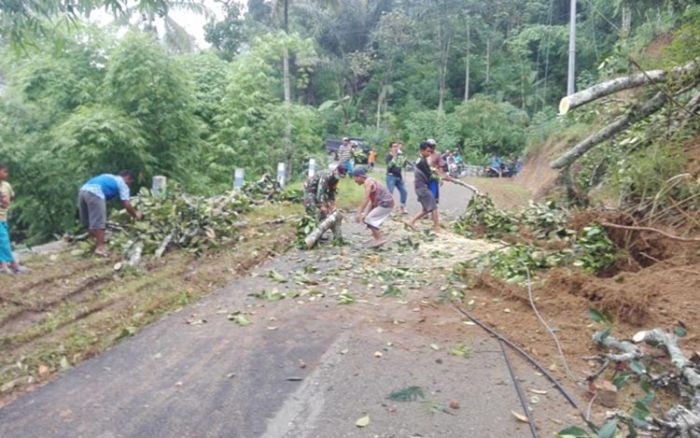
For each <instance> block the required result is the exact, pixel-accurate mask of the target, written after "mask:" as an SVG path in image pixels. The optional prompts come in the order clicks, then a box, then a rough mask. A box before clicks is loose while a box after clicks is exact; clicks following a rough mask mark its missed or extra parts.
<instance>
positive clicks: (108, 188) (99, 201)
mask: <svg viewBox="0 0 700 438" xmlns="http://www.w3.org/2000/svg"><path fill="white" fill-rule="evenodd" d="M134 179H135V178H134V174H133V173H131V172H130V171H128V170H124V171H122V172H119V175H112V174H109V173H105V174H102V175H99V176H96V177H94V178H91V179H89V180H88V181H87V182H86V183H85V184H83V186H82V187H81V188H80V193H79V194H78V203H79V205H80V222H81V223H82V224H83V226H85V227H86V228H87V229H88V231H89V232H90V235H91V236H92V237H94V238H95V241H96V242H97V244H96V245H95V255H98V256H101V257H107V256H109V253H108V252H107V251H105V228H106V227H107V201H109V200H110V199H114V198H116V197H117V196H118V197H119V200H120V201H121V203H122V205H123V206H124V208H125V209H126V211H128V212H129V214H130V215H132V216H133V217H134V218H135V219H137V220H140V219H141V213H139V212H138V211H136V209H135V208H134V207H133V206H132V205H131V202H130V201H129V198H130V196H131V195H130V192H129V186H130V185H131V184H133V183H134Z"/></svg>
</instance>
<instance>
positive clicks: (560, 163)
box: [549, 92, 668, 169]
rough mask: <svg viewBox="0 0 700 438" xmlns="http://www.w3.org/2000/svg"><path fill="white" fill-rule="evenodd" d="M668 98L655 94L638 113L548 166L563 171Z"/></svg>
mask: <svg viewBox="0 0 700 438" xmlns="http://www.w3.org/2000/svg"><path fill="white" fill-rule="evenodd" d="M667 100H668V98H667V97H666V95H665V94H664V93H661V92H659V93H656V94H655V95H654V97H652V98H651V99H649V100H648V101H647V102H646V103H645V104H644V105H643V106H642V107H641V108H640V109H639V110H638V111H630V112H628V113H627V114H625V115H624V116H622V117H620V118H619V119H617V120H615V121H614V122H613V123H611V124H609V125H608V126H606V127H605V128H603V129H601V130H600V131H598V132H596V133H595V134H593V135H591V136H589V137H588V138H586V139H585V140H583V141H582V142H580V143H578V144H577V145H576V146H574V147H572V148H571V149H569V150H568V151H567V152H566V153H565V154H564V155H562V156H561V157H559V158H557V159H556V160H554V161H552V162H551V163H550V164H549V165H550V167H552V168H553V169H563V168H566V167H569V166H570V165H571V164H573V162H574V161H576V160H578V159H579V158H580V157H581V156H582V155H583V154H585V153H586V152H588V151H589V150H590V149H592V148H593V147H595V146H597V145H599V144H600V143H602V142H604V141H606V140H609V139H610V138H612V137H613V136H614V135H615V134H617V133H618V132H620V131H624V130H625V129H627V128H628V127H629V126H630V125H632V124H633V123H635V122H637V121H639V120H641V119H643V118H645V117H648V116H650V115H652V114H654V113H655V112H657V111H659V110H660V109H661V108H663V106H664V105H665V104H666V102H667Z"/></svg>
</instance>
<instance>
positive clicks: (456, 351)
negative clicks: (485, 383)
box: [450, 344, 472, 359]
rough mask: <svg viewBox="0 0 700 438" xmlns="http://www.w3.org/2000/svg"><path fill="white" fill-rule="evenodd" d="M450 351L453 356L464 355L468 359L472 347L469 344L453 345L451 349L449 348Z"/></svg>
mask: <svg viewBox="0 0 700 438" xmlns="http://www.w3.org/2000/svg"><path fill="white" fill-rule="evenodd" d="M450 353H451V354H452V355H453V356H457V357H464V358H467V359H468V358H469V357H471V355H472V347H470V346H469V345H465V344H460V345H457V346H455V347H454V348H453V349H452V350H450Z"/></svg>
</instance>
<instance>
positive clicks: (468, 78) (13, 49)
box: [0, 0, 700, 242]
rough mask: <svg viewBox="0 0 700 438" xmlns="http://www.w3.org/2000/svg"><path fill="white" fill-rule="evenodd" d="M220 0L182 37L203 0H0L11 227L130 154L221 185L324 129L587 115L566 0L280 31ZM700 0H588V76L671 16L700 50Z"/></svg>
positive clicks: (65, 210)
mask: <svg viewBox="0 0 700 438" xmlns="http://www.w3.org/2000/svg"><path fill="white" fill-rule="evenodd" d="M217 3H218V4H219V6H221V8H222V9H223V11H224V15H223V17H221V19H217V18H216V17H214V16H210V17H209V18H208V24H207V26H206V29H205V33H206V39H207V41H209V42H210V43H211V44H212V48H211V49H210V50H207V51H202V52H198V53H183V52H187V51H188V50H190V49H191V37H189V36H187V35H186V34H183V32H184V30H183V29H181V28H180V27H178V25H177V23H174V22H173V21H172V20H171V19H170V18H169V15H168V14H169V12H170V11H171V10H173V9H176V8H184V9H186V10H190V11H200V12H201V11H203V8H202V7H201V4H200V2H197V1H184V0H183V1H166V0H140V1H137V2H129V4H128V5H127V2H125V1H122V0H99V1H93V0H90V1H87V0H78V1H71V2H64V1H58V0H51V1H43V2H39V1H22V2H17V1H12V0H5V1H3V0H0V50H1V51H2V56H1V59H2V61H0V79H1V80H0V86H3V88H2V91H0V93H1V94H0V96H2V98H1V100H0V160H1V161H6V162H8V163H9V164H10V167H11V174H12V177H11V180H12V182H14V183H15V186H16V189H17V193H18V194H19V196H18V198H17V202H16V205H15V208H14V213H13V218H12V221H13V229H14V233H15V234H14V235H15V237H16V238H30V242H37V241H41V240H45V239H47V238H49V237H50V236H51V235H52V234H57V233H61V232H63V231H65V230H67V229H70V228H71V227H73V226H74V225H75V220H74V219H75V205H74V204H75V194H76V191H77V189H78V187H79V186H80V184H81V183H82V182H83V181H84V180H85V179H86V178H88V177H89V176H91V175H93V174H95V173H99V172H106V171H111V172H115V171H117V170H119V169H121V168H131V169H133V170H134V171H136V172H137V174H138V176H139V185H147V184H148V182H149V180H150V177H151V176H153V175H155V174H164V175H167V176H169V177H171V178H173V179H175V180H177V181H178V182H180V183H181V184H182V185H183V186H184V187H185V188H186V189H187V190H188V191H190V192H194V193H216V192H221V191H222V190H224V189H227V188H229V187H230V185H231V179H232V172H233V169H234V168H235V167H244V168H245V169H246V175H247V177H248V178H254V177H257V176H259V175H262V174H264V173H274V171H275V166H276V163H277V162H279V161H285V162H287V163H288V164H289V165H290V166H291V173H292V175H293V176H294V177H300V176H301V175H302V174H303V170H304V162H305V161H306V160H307V159H308V158H310V157H315V158H322V157H323V156H324V155H325V152H324V150H323V138H324V137H326V136H342V135H353V136H363V137H365V138H366V139H367V140H368V141H369V142H370V143H371V144H373V145H375V146H376V147H378V148H384V147H385V145H386V144H388V142H389V141H390V140H394V139H400V140H402V141H403V142H404V143H405V144H406V145H407V147H408V149H409V152H410V151H412V150H414V149H415V148H416V147H417V144H418V142H419V141H421V140H422V139H425V138H428V137H433V138H436V139H437V140H438V142H439V145H440V147H441V148H455V147H460V148H462V151H463V154H464V156H465V157H466V158H467V160H468V161H470V162H472V163H474V164H485V160H486V157H487V156H488V155H489V154H491V153H499V154H503V155H510V154H519V153H521V152H522V151H523V149H524V147H525V146H526V144H528V143H529V144H531V145H535V146H536V145H537V144H540V143H542V142H543V141H544V139H545V138H547V136H548V135H549V134H551V133H553V132H558V131H559V130H561V128H562V126H563V125H571V124H572V123H579V122H580V120H578V121H575V122H571V121H570V120H568V121H567V120H564V121H562V120H559V119H556V118H555V115H554V114H555V112H554V110H553V107H554V105H555V104H556V102H557V101H558V99H559V98H560V97H561V96H562V95H563V94H564V87H565V82H566V81H565V74H566V57H567V39H568V34H567V23H568V12H569V11H568V4H569V2H568V1H564V0H556V1H550V0H509V1H483V0H435V1H423V2H409V1H401V0H382V1H377V2H367V1H364V0H349V1H343V2H337V1H331V2H328V1H324V2H319V1H315V0H289V1H288V2H287V3H288V6H289V14H288V32H284V31H282V29H283V27H284V26H283V22H284V20H283V16H284V14H283V9H284V8H283V7H282V5H283V3H284V2H270V1H265V0H249V1H248V4H247V8H243V7H241V6H240V5H239V4H237V3H236V2H233V1H230V0H218V1H217ZM692 3H693V2H691V1H685V0H666V1H662V0H658V1H651V0H645V1H641V2H627V1H624V2H608V1H604V0H590V1H587V2H582V3H581V4H580V5H579V13H578V23H579V24H578V41H577V43H578V46H577V47H578V49H577V66H578V74H577V79H578V82H579V86H584V85H587V84H591V83H593V82H596V81H598V80H599V79H601V78H604V77H608V76H610V75H615V74H620V73H624V72H626V71H629V69H630V68H631V66H630V63H629V62H628V61H627V59H628V57H629V56H631V55H634V56H636V57H637V59H639V60H640V62H642V63H644V64H645V65H656V64H658V60H656V59H653V58H649V59H646V58H644V57H643V56H642V49H643V48H644V47H646V46H647V45H648V44H649V43H650V42H651V41H653V39H654V38H655V37H657V36H658V35H663V34H665V33H668V32H669V31H671V30H672V29H674V26H678V29H677V30H676V31H675V32H676V34H677V35H678V38H677V39H676V40H674V41H673V43H672V45H671V47H669V51H668V53H669V54H668V56H667V58H666V59H667V62H668V63H669V64H670V63H681V62H683V61H684V60H687V59H689V58H690V57H693V56H697V47H698V46H699V45H698V44H694V42H697V38H698V35H697V29H698V26H695V24H697V22H698V16H700V14H699V13H698V9H697V7H692V6H688V5H689V4H692ZM96 9H105V10H107V11H109V12H111V13H113V14H114V15H115V16H116V17H117V18H118V19H119V20H118V23H126V21H127V19H128V18H129V17H135V16H139V17H141V18H140V21H138V23H134V21H133V20H132V27H131V28H130V29H129V31H128V32H127V33H126V35H123V36H122V35H120V36H119V37H117V35H118V33H117V32H115V29H113V28H110V29H95V28H93V27H91V26H90V25H87V24H85V23H84V21H83V19H82V18H81V16H82V14H87V13H89V12H90V11H93V10H96ZM242 9H245V10H246V13H245V14H243V13H242V12H241V10H242ZM628 19H629V20H628ZM158 20H163V23H164V28H165V33H164V34H163V35H160V34H159V30H158V28H157V26H156V25H155V23H157V22H158ZM66 23H69V24H70V25H66ZM679 39H681V40H682V41H678V40H679ZM285 53H288V54H289V60H290V62H289V67H290V68H289V75H290V78H291V80H290V81H289V83H290V87H289V92H290V99H289V100H288V101H286V100H285V94H284V84H285V80H284V78H285V76H284V71H283V67H282V64H283V63H282V59H283V58H284V56H285ZM655 63H656V64H655ZM3 83H4V85H3ZM584 117H585V116H584ZM589 119H590V117H589ZM660 157H661V158H662V156H661V155H660ZM661 158H660V159H661ZM632 159H633V156H630V160H632ZM628 174H629V175H631V176H632V177H633V176H634V172H628ZM664 175H665V174H664ZM626 177H627V176H626V175H623V174H620V175H619V177H617V176H616V178H617V180H620V181H622V180H623V179H624V178H626ZM626 184H628V185H629V183H626Z"/></svg>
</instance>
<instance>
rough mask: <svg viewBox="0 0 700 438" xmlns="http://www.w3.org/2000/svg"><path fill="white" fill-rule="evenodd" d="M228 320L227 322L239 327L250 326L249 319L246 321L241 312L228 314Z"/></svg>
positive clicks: (246, 318)
mask: <svg viewBox="0 0 700 438" xmlns="http://www.w3.org/2000/svg"><path fill="white" fill-rule="evenodd" d="M228 319H229V321H233V322H235V323H236V324H238V325H240V326H241V327H246V326H249V325H250V324H251V321H250V319H248V317H247V316H246V315H244V314H243V313H241V312H234V313H230V314H229V315H228Z"/></svg>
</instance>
